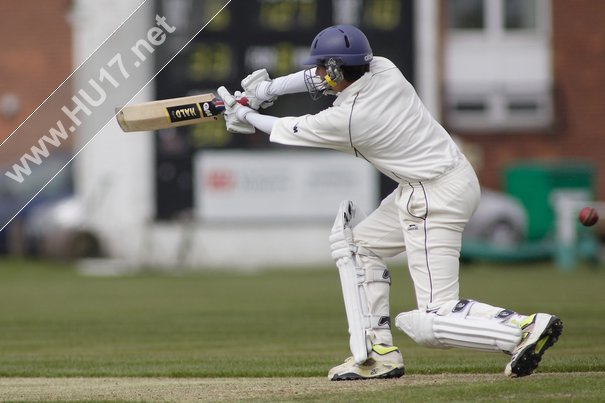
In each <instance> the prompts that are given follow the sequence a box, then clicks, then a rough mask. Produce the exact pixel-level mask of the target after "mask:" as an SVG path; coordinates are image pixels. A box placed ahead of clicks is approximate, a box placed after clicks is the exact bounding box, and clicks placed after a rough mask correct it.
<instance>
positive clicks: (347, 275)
mask: <svg viewBox="0 0 605 403" xmlns="http://www.w3.org/2000/svg"><path fill="white" fill-rule="evenodd" d="M356 213H357V214H356ZM356 215H357V217H355V216H356ZM354 218H359V214H358V212H356V206H355V205H354V204H353V202H350V201H345V202H343V203H341V205H340V209H339V211H338V214H337V216H336V220H335V222H334V226H333V228H332V233H331V235H330V242H331V244H332V257H333V258H334V260H335V261H336V267H338V273H339V276H340V282H341V285H342V295H343V299H344V305H345V311H346V314H347V322H348V324H349V335H350V339H349V345H350V348H351V353H352V354H353V358H354V360H355V362H356V363H358V364H361V363H363V362H365V361H366V360H367V358H368V353H369V351H371V349H372V344H373V339H374V338H375V335H376V331H380V330H387V331H388V334H389V336H390V331H389V329H390V319H389V312H388V297H389V289H390V282H391V278H390V275H389V271H388V270H387V268H386V266H385V265H384V263H383V262H382V260H381V259H380V258H378V257H368V256H367V255H368V254H371V252H369V251H366V250H363V249H362V248H358V247H357V246H356V245H355V244H354V242H353V239H352V235H351V228H352V220H353V219H354ZM362 255H363V256H362ZM385 298H386V301H387V302H385ZM383 338H384V337H383ZM390 340H391V343H392V339H390Z"/></svg>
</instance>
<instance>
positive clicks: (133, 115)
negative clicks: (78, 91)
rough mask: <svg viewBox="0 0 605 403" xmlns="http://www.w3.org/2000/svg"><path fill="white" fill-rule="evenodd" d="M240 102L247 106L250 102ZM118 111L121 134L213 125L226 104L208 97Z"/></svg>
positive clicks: (127, 106) (164, 102)
mask: <svg viewBox="0 0 605 403" xmlns="http://www.w3.org/2000/svg"><path fill="white" fill-rule="evenodd" d="M238 102H239V103H241V104H244V105H246V104H247V103H248V100H247V99H246V98H241V99H240V100H238ZM116 111H117V114H116V119H117V120H118V124H119V125H120V127H121V128H122V130H123V131H124V132H137V131H149V130H159V129H167V128H170V127H179V126H187V125H194V124H197V123H206V122H211V121H214V120H217V119H219V118H220V117H221V116H222V113H223V112H224V111H225V104H224V103H223V100H222V99H220V98H217V96H216V95H214V94H212V93H209V94H199V95H192V96H188V97H181V98H171V99H162V100H158V101H151V102H143V103H139V104H132V105H126V106H124V107H123V108H117V109H116Z"/></svg>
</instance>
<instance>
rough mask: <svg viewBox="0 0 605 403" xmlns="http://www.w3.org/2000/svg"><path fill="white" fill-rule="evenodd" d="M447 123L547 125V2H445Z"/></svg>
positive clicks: (462, 126) (481, 127) (464, 126)
mask: <svg viewBox="0 0 605 403" xmlns="http://www.w3.org/2000/svg"><path fill="white" fill-rule="evenodd" d="M442 4H444V5H445V12H446V16H447V19H446V21H447V29H446V38H445V90H444V91H445V94H444V95H445V96H444V101H445V109H444V110H445V119H446V121H447V123H448V125H449V126H451V127H452V128H454V129H459V130H467V131H472V130H477V131H481V132H488V131H494V130H498V131H501V130H503V129H504V130H511V131H514V130H521V129H540V128H545V127H547V126H549V125H550V124H551V121H552V94H551V91H552V90H551V87H552V73H551V61H550V60H551V44H550V0H447V1H444V2H443V3H442Z"/></svg>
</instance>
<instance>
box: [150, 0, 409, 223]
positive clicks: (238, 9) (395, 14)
mask: <svg viewBox="0 0 605 403" xmlns="http://www.w3.org/2000/svg"><path fill="white" fill-rule="evenodd" d="M156 2H157V8H158V13H159V14H160V15H165V16H167V18H168V20H169V21H177V23H176V24H175V25H176V26H177V27H185V28H188V29H189V32H187V29H185V30H181V32H182V33H181V35H190V36H193V35H194V34H195V33H196V32H197V31H198V30H199V29H200V28H201V27H203V26H204V24H205V23H206V22H207V21H209V20H210V19H211V18H212V16H214V15H215V14H216V13H217V12H218V10H220V9H221V7H223V6H224V5H225V3H226V2H227V1H226V0H156ZM412 6H413V0H232V1H231V3H230V4H229V5H228V6H227V7H225V8H224V9H223V10H222V11H221V12H220V13H218V14H216V17H215V18H214V19H212V21H211V22H210V23H209V24H208V25H207V26H206V27H204V28H203V29H202V30H201V32H200V33H199V34H197V35H196V36H195V37H194V39H193V40H192V41H191V42H190V43H189V44H188V45H187V46H186V47H185V48H184V49H183V50H182V51H181V52H180V53H179V54H178V56H177V57H175V58H174V59H173V60H172V61H171V62H170V63H169V64H168V65H167V66H166V67H165V68H164V69H163V70H162V72H161V73H160V74H158V76H157V77H156V91H157V94H156V99H164V98H174V97H181V96H186V95H193V94H196V93H203V92H215V93H216V89H217V88H218V87H220V86H221V85H225V86H226V87H227V88H228V89H229V90H230V91H232V92H233V91H235V90H240V89H241V88H240V81H241V80H242V79H243V78H244V77H246V76H247V75H248V74H250V73H251V72H252V71H254V70H257V69H261V68H266V69H267V70H268V72H269V75H270V76H271V77H278V76H281V75H286V74H290V73H293V72H296V71H299V70H302V69H304V68H305V66H303V65H302V64H301V60H303V59H304V58H305V57H306V56H307V55H308V52H309V46H310V44H311V41H312V40H313V38H314V37H315V35H316V34H317V33H318V32H320V31H321V30H322V29H324V28H326V27H328V26H331V25H335V24H340V23H349V24H353V25H356V26H358V27H359V28H360V29H361V30H362V31H363V32H364V33H365V34H366V36H367V37H368V39H369V41H370V44H371V46H372V50H373V52H374V55H377V56H385V57H388V58H389V59H391V60H392V61H393V62H394V63H395V64H396V65H397V66H398V67H399V68H400V69H401V70H402V71H403V73H404V75H405V76H406V77H407V78H408V80H410V81H411V82H413V78H414V72H413V63H412V61H413V60H412V53H413V37H412V35H413V26H412V23H413V18H412V16H413V9H412ZM171 16H173V17H171ZM171 39H172V38H171V37H168V38H167V43H166V46H165V47H163V49H169V51H173V52H174V46H171V45H170V43H168V41H170V40H171ZM177 50H178V49H177ZM158 51H162V50H161V49H158ZM164 51H165V50H164ZM333 99H334V98H333V97H323V98H322V99H320V100H319V101H312V100H311V98H310V97H309V96H308V95H306V94H293V95H286V96H283V97H280V98H279V99H278V101H277V102H276V103H275V105H274V106H272V107H271V108H269V109H267V110H266V111H265V112H264V113H270V114H271V115H274V116H298V115H304V114H307V113H316V112H318V111H320V110H321V109H324V108H326V107H328V106H329V105H330V104H331V102H332V101H333ZM155 140H156V141H155V154H156V155H155V157H156V158H155V160H156V169H155V184H156V218H157V219H159V220H165V219H173V218H176V217H179V216H183V215H187V214H188V213H190V211H191V209H192V207H193V194H194V185H193V161H194V160H195V158H196V154H198V153H199V152H200V151H208V150H221V149H247V150H248V151H249V152H251V153H253V152H255V150H262V151H264V152H266V151H270V150H272V149H275V152H279V150H280V149H282V148H283V146H280V145H275V144H271V143H270V142H269V141H268V136H266V135H263V134H255V135H239V134H231V133H228V132H227V131H226V130H225V124H224V122H223V121H217V122H213V123H209V124H203V125H196V126H184V127H179V128H176V129H175V128H173V129H166V130H160V131H158V132H157V133H156V135H155ZM385 186H386V187H388V186H389V185H388V184H386V183H385ZM383 193H384V192H383Z"/></svg>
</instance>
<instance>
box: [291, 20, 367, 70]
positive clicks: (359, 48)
mask: <svg viewBox="0 0 605 403" xmlns="http://www.w3.org/2000/svg"><path fill="white" fill-rule="evenodd" d="M372 57H373V55H372V48H371V47H370V42H369V41H368V38H366V36H365V34H364V33H363V32H361V30H360V29H359V28H357V27H354V26H353V25H334V26H331V27H328V28H326V29H324V30H323V31H321V32H320V33H318V34H317V35H316V36H315V39H313V42H312V43H311V52H310V54H309V57H308V58H307V59H305V60H304V61H303V64H306V65H315V66H319V65H324V64H325V63H326V61H327V60H329V59H335V60H338V61H339V65H341V66H359V65H363V64H368V63H370V61H371V60H372Z"/></svg>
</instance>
